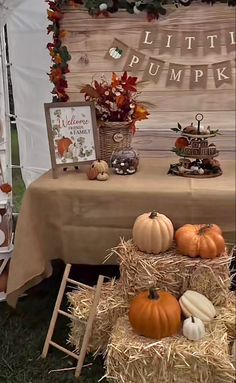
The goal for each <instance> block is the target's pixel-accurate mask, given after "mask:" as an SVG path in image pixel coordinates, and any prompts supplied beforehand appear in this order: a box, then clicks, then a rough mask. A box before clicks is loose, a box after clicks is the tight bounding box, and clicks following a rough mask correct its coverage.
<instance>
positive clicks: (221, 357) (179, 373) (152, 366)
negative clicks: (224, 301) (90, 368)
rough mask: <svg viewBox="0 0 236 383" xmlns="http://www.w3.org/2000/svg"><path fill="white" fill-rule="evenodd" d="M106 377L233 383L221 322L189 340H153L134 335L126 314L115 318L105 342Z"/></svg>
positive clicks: (122, 381) (121, 381)
mask: <svg viewBox="0 0 236 383" xmlns="http://www.w3.org/2000/svg"><path fill="white" fill-rule="evenodd" d="M106 368H107V374H106V377H107V379H108V381H110V382H116V383H190V382H191V383H233V382H234V377H235V370H234V367H233V365H232V363H231V362H230V358H229V355H228V342H227V333H226V328H225V325H224V324H223V323H222V322H220V321H218V322H215V323H214V324H213V323H212V324H211V330H210V329H208V331H207V334H206V336H205V337H204V338H203V339H202V340H200V341H197V342H192V341H189V340H187V339H186V338H184V337H183V336H176V337H170V338H165V339H162V340H161V341H154V340H153V339H148V338H144V337H140V336H138V335H136V334H135V333H134V332H133V330H132V328H131V327H130V324H129V320H128V318H127V317H123V318H120V319H118V321H117V324H116V326H115V327H114V329H113V332H112V336H111V339H110V342H109V345H108V352H107V358H106Z"/></svg>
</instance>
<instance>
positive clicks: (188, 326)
mask: <svg viewBox="0 0 236 383" xmlns="http://www.w3.org/2000/svg"><path fill="white" fill-rule="evenodd" d="M183 335H184V336H185V338H187V339H189V340H200V339H202V338H203V337H204V335H205V326H204V323H203V321H201V319H199V318H195V317H189V318H187V319H185V321H184V324H183Z"/></svg>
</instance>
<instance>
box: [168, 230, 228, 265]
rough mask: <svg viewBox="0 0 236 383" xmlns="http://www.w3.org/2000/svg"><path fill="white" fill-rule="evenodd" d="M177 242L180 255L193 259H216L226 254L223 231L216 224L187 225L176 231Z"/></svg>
mask: <svg viewBox="0 0 236 383" xmlns="http://www.w3.org/2000/svg"><path fill="white" fill-rule="evenodd" d="M175 240H176V245H177V248H178V250H179V251H180V253H181V254H183V255H187V256H189V257H193V258H195V257H201V258H204V259H207V258H212V259H214V258H216V257H220V256H221V255H223V254H224V252H225V240H224V237H223V235H222V230H221V228H220V227H219V226H217V225H215V224H201V225H190V224H186V225H184V226H182V227H180V228H179V229H178V230H177V231H176V233H175Z"/></svg>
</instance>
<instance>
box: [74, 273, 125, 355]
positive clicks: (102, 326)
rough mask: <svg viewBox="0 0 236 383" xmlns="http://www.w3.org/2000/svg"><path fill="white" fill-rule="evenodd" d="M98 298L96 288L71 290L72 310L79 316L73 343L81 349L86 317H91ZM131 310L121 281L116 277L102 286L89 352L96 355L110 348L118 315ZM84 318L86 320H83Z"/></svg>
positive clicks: (75, 325)
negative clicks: (94, 301) (123, 292)
mask: <svg viewBox="0 0 236 383" xmlns="http://www.w3.org/2000/svg"><path fill="white" fill-rule="evenodd" d="M93 299H94V291H93V290H91V289H86V288H84V289H80V290H75V291H73V292H72V293H69V294H68V300H69V303H70V309H69V310H70V312H71V314H72V315H74V316H75V317H76V318H78V320H74V321H72V323H71V332H70V336H69V343H71V344H72V346H74V347H75V351H76V352H79V350H80V347H81V343H82V340H83V336H84V333H85V323H84V322H85V321H87V320H88V316H89V312H90V309H91V306H92V303H93ZM127 310H128V303H127V302H126V300H125V299H124V298H123V296H122V294H121V284H120V282H116V281H115V279H112V280H111V281H110V282H107V283H105V284H104V285H103V286H102V292H101V299H100V301H99V304H98V307H97V314H96V318H95V321H94V325H93V331H92V336H91V341H90V344H89V349H88V351H89V352H93V353H94V354H95V355H97V354H101V353H104V351H105V350H106V348H107V344H108V340H109V336H110V334H111V331H112V327H113V325H114V324H115V323H116V321H117V318H118V317H120V316H123V315H124V314H125V313H126V312H127ZM81 321H82V322H81Z"/></svg>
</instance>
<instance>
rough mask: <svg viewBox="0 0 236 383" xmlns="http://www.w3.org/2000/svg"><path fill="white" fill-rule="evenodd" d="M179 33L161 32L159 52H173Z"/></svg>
mask: <svg viewBox="0 0 236 383" xmlns="http://www.w3.org/2000/svg"><path fill="white" fill-rule="evenodd" d="M178 41H179V35H178V33H176V32H167V31H164V32H162V35H161V41H160V49H159V54H163V53H174V51H175V50H176V48H177V46H178Z"/></svg>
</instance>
